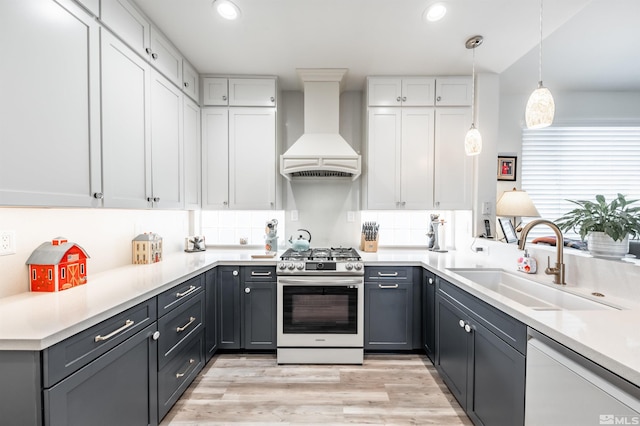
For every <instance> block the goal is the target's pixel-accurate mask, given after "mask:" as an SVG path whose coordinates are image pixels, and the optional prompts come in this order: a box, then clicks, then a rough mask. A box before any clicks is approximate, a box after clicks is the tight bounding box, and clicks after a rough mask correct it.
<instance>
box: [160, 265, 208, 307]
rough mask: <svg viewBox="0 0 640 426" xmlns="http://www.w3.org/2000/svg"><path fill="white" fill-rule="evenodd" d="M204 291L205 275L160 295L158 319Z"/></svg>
mask: <svg viewBox="0 0 640 426" xmlns="http://www.w3.org/2000/svg"><path fill="white" fill-rule="evenodd" d="M203 289H204V274H200V275H198V276H197V277H194V278H191V279H190V280H187V281H185V282H183V283H182V284H179V285H177V286H175V287H173V288H172V289H171V290H167V291H165V292H164V293H162V294H160V295H158V317H161V316H163V315H165V314H166V313H168V312H169V311H171V310H172V309H174V308H175V307H177V306H180V305H181V304H183V303H184V302H186V301H187V300H191V299H192V298H193V297H195V296H196V295H197V294H198V293H201V292H202V290H203Z"/></svg>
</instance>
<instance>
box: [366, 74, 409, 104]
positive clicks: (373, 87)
mask: <svg viewBox="0 0 640 426" xmlns="http://www.w3.org/2000/svg"><path fill="white" fill-rule="evenodd" d="M367 98H368V99H369V106H400V105H402V79H400V78H393V77H370V78H369V79H368V80H367Z"/></svg>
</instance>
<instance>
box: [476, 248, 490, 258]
mask: <svg viewBox="0 0 640 426" xmlns="http://www.w3.org/2000/svg"><path fill="white" fill-rule="evenodd" d="M473 251H475V252H476V253H480V254H484V255H485V256H488V255H489V247H488V246H475V247H474V248H473Z"/></svg>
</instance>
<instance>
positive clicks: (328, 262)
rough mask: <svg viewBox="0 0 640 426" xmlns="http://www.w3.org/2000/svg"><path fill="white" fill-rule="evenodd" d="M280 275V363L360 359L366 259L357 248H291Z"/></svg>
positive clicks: (283, 261) (278, 324) (362, 343)
mask: <svg viewBox="0 0 640 426" xmlns="http://www.w3.org/2000/svg"><path fill="white" fill-rule="evenodd" d="M277 275H278V284H277V287H278V322H277V326H278V335H277V337H278V350H277V354H278V356H277V357H278V363H279V364H362V361H363V356H364V355H363V354H364V349H363V348H364V265H363V263H362V261H361V258H360V255H359V254H358V252H357V251H356V250H354V249H352V248H342V247H341V248H337V249H335V248H322V249H310V250H306V251H293V250H287V251H286V252H285V253H284V254H283V255H282V256H281V260H280V262H278V267H277Z"/></svg>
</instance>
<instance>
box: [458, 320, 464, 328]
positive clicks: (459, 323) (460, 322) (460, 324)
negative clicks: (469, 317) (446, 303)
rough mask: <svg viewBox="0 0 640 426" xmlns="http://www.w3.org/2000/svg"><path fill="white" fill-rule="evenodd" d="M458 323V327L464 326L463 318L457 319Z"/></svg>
mask: <svg viewBox="0 0 640 426" xmlns="http://www.w3.org/2000/svg"><path fill="white" fill-rule="evenodd" d="M458 325H459V326H460V328H464V320H460V321H458Z"/></svg>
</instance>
